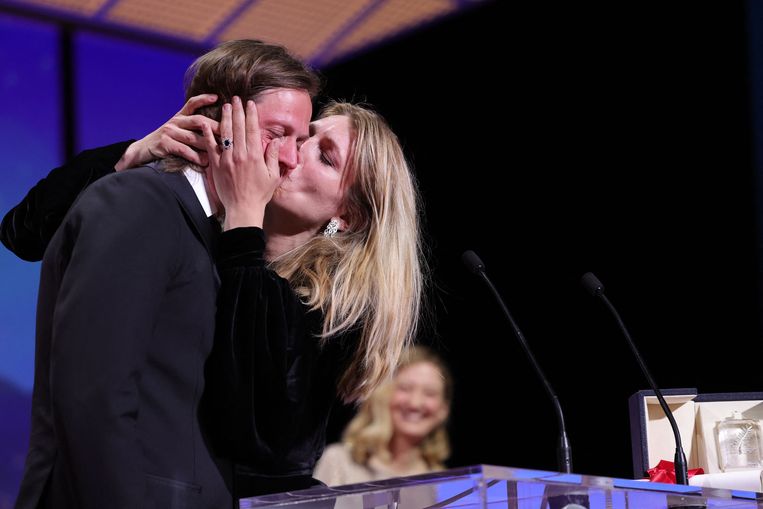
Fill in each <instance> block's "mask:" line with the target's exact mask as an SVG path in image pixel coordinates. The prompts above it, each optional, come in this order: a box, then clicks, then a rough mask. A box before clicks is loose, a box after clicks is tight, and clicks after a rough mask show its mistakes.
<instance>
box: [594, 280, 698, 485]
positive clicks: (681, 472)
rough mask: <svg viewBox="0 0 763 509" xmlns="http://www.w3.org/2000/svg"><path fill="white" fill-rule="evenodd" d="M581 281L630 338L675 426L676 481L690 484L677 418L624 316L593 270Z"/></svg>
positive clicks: (661, 403)
mask: <svg viewBox="0 0 763 509" xmlns="http://www.w3.org/2000/svg"><path fill="white" fill-rule="evenodd" d="M580 282H581V283H582V285H583V287H584V288H585V289H586V290H587V291H588V293H590V294H591V295H592V296H594V297H598V298H599V299H601V300H602V302H604V304H605V305H606V307H607V308H608V309H609V311H610V312H611V313H612V315H613V316H614V317H615V320H617V325H618V326H619V327H620V330H621V331H622V333H623V335H624V336H625V339H627V340H628V345H629V346H630V347H631V351H632V352H633V355H634V356H635V357H636V360H637V361H638V364H639V366H640V367H641V371H642V372H643V373H644V376H645V377H646V380H647V382H649V386H650V387H651V388H652V390H653V391H654V394H655V395H656V396H657V401H659V402H660V406H661V407H662V411H663V412H665V416H666V417H667V418H668V421H669V422H670V427H671V428H673V437H674V439H675V441H676V454H675V458H674V460H675V461H674V463H675V469H676V483H677V484H684V485H688V484H689V476H688V470H687V466H686V454H684V449H683V445H682V444H681V434H680V432H679V431H678V425H677V424H676V420H675V418H674V417H673V412H672V411H671V410H670V407H668V404H667V403H666V402H665V398H664V397H663V396H662V392H661V391H660V389H659V388H658V387H657V384H656V383H655V381H654V378H652V375H651V373H649V369H647V367H646V363H645V362H644V359H643V357H641V354H640V353H639V351H638V349H637V348H636V344H635V343H634V342H633V339H631V335H630V334H629V333H628V329H627V328H626V327H625V324H624V323H623V320H622V318H620V314H619V313H618V312H617V310H616V309H615V307H614V306H613V305H612V303H611V302H610V301H609V299H608V298H607V296H606V295H604V285H602V284H601V281H599V279H598V278H597V277H596V276H594V275H593V273H592V272H586V273H585V274H583V277H582V278H581V279H580Z"/></svg>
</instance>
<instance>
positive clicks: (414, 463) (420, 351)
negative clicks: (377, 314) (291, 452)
mask: <svg viewBox="0 0 763 509" xmlns="http://www.w3.org/2000/svg"><path fill="white" fill-rule="evenodd" d="M452 397H453V378H452V376H451V374H450V371H449V369H448V367H447V366H446V364H445V362H444V361H443V359H442V358H441V357H440V356H438V355H437V354H436V353H435V352H434V351H432V350H431V349H429V348H426V347H423V346H414V347H411V348H410V349H409V350H407V351H406V352H405V353H404V354H403V357H402V360H401V364H400V367H399V368H398V370H397V372H396V374H395V377H394V379H393V380H391V381H390V382H388V383H386V384H385V385H382V386H381V387H379V388H378V389H377V390H376V391H375V392H374V393H373V394H372V395H371V396H370V397H369V398H368V399H366V400H365V401H364V402H363V404H362V405H361V407H360V410H359V411H358V413H357V415H356V416H355V417H354V418H353V419H352V420H351V421H350V423H349V424H348V425H347V428H346V429H345V432H344V434H343V436H342V442H340V443H336V444H332V445H329V446H328V447H327V448H326V451H325V452H324V453H323V456H322V457H321V459H320V460H319V461H318V464H317V465H316V467H315V472H314V474H313V476H314V477H315V478H316V479H318V480H320V481H323V482H325V483H326V484H328V485H329V486H338V485H343V484H355V483H361V482H367V481H374V480H378V479H387V478H391V477H403V476H409V475H417V474H424V473H427V472H432V471H435V470H442V469H443V468H445V460H446V459H447V458H448V456H449V455H450V442H449V439H448V433H447V431H446V429H445V424H446V422H447V419H448V414H449V413H450V405H451V399H452Z"/></svg>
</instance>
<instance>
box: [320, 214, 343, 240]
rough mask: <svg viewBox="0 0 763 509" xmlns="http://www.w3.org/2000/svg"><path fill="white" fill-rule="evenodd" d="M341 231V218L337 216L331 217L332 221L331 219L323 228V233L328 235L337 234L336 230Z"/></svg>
mask: <svg viewBox="0 0 763 509" xmlns="http://www.w3.org/2000/svg"><path fill="white" fill-rule="evenodd" d="M338 231H339V220H338V219H335V218H333V217H332V218H331V221H329V224H327V225H326V229H325V230H323V235H324V236H326V237H333V236H334V235H336V232H338Z"/></svg>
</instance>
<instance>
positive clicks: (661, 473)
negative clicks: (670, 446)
mask: <svg viewBox="0 0 763 509" xmlns="http://www.w3.org/2000/svg"><path fill="white" fill-rule="evenodd" d="M646 473H647V474H649V480H650V481H651V482H664V483H668V484H675V483H676V469H675V466H674V465H673V462H672V461H665V460H660V462H659V463H657V466H656V467H653V468H650V469H649V470H647V471H646ZM704 473H705V471H704V470H702V469H701V468H692V469H691V470H689V472H688V474H689V479H691V478H692V477H693V476H695V475H697V474H704Z"/></svg>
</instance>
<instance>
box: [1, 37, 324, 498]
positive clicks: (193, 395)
mask: <svg viewBox="0 0 763 509" xmlns="http://www.w3.org/2000/svg"><path fill="white" fill-rule="evenodd" d="M247 66H248V68H246V67H247ZM241 67H245V69H241ZM192 69H193V72H194V73H195V76H196V78H194V80H193V81H192V82H191V83H190V85H189V87H188V89H187V90H186V95H187V98H189V97H191V96H196V95H198V94H199V93H202V92H209V93H216V94H218V95H220V100H219V101H218V102H216V103H215V104H214V105H211V106H207V107H206V109H202V110H203V111H202V113H204V114H205V115H207V116H210V117H213V118H214V117H217V118H219V109H220V107H221V105H222V103H223V102H230V101H231V99H232V96H233V95H236V96H240V97H243V98H254V99H255V102H256V103H257V107H258V111H259V113H260V125H261V128H262V133H263V139H262V141H263V145H267V144H268V143H269V141H270V140H271V139H275V138H280V139H281V142H280V147H281V148H280V152H279V162H280V164H281V166H282V168H283V169H287V168H289V167H293V166H295V165H296V164H297V155H296V154H297V152H296V150H297V144H298V143H299V142H301V140H303V139H304V138H306V137H307V135H308V122H309V120H310V115H311V111H312V109H311V96H312V95H313V94H315V93H316V92H317V84H318V82H317V79H316V78H315V76H314V75H313V74H312V72H310V71H309V70H308V69H307V68H305V67H304V66H303V64H301V63H300V62H299V61H297V60H296V59H294V58H293V57H291V56H290V55H288V53H286V52H285V51H284V50H283V49H282V48H280V47H277V46H272V45H267V44H263V43H260V42H257V41H230V42H228V43H223V44H222V45H220V46H218V47H217V48H215V49H214V50H212V51H211V52H209V53H207V54H205V55H203V56H202V57H200V58H199V59H198V60H197V61H196V62H195V63H194V64H193V66H192ZM210 87H211V89H210ZM150 136H151V135H150ZM148 139H149V137H147V138H145V139H144V140H141V141H140V142H137V143H136V144H135V145H133V146H132V147H133V148H134V147H138V146H141V145H140V144H141V143H143V148H146V147H145V144H146V143H147V142H146V140H148ZM152 139H153V140H154V141H155V139H156V138H155V137H154V138H152ZM149 141H150V140H149ZM124 146H125V145H117V146H112V147H111V148H109V149H108V150H111V151H112V153H115V152H117V153H118V151H119V150H120V149H122V148H123V147H124ZM149 148H150V147H149ZM129 151H130V150H129V149H128V152H129ZM144 152H146V153H152V155H153V153H155V152H152V151H151V150H147V151H144ZM95 160H99V161H100V164H101V165H103V164H104V161H108V160H109V157H108V156H103V151H101V153H100V155H99V158H94V157H88V156H87V155H85V156H82V157H80V158H78V159H75V161H74V162H73V163H70V165H69V167H65V168H66V169H65V170H62V171H63V173H66V179H67V181H69V182H71V181H72V180H75V181H76V180H77V179H76V178H74V179H72V178H71V175H72V174H75V173H77V172H79V173H80V174H81V175H84V177H83V178H81V179H80V182H82V183H83V187H84V186H88V185H89V184H90V179H92V178H93V175H95V176H98V175H102V174H107V175H106V176H104V177H103V178H100V179H99V180H97V181H96V182H94V183H92V185H89V187H87V189H86V190H85V191H84V192H83V193H82V194H81V196H80V197H79V199H78V200H77V202H76V203H75V205H74V206H73V207H72V208H71V210H70V211H69V213H68V214H67V215H66V216H65V218H64V219H63V223H62V224H61V225H60V227H58V228H57V230H56V229H55V228H53V229H52V231H55V234H53V236H52V239H51V240H50V244H49V245H48V246H47V249H46V250H45V256H44V259H43V264H42V271H41V278H40V292H39V302H38V309H37V331H36V352H35V383H34V394H33V410H32V414H33V415H32V436H31V441H30V448H29V452H28V456H27V462H26V466H25V473H24V479H23V481H22V485H21V489H20V492H19V496H18V499H17V503H16V507H17V508H18V509H35V508H57V509H58V508H62V509H66V508H99V509H100V508H105V507H109V508H124V509H153V508H162V509H166V508H178V509H180V508H194V509H195V508H205V509H206V508H209V509H212V508H215V509H217V508H221V507H229V506H230V505H231V503H232V500H231V495H230V486H228V485H227V484H228V483H229V478H230V472H229V468H228V467H226V461H225V459H223V458H215V457H214V451H212V450H211V449H210V447H209V445H208V440H207V439H208V437H206V436H205V434H204V429H203V427H202V426H201V424H200V419H199V415H198V413H199V403H200V399H201V396H202V393H203V391H204V377H203V374H204V363H205V360H206V359H207V356H208V354H209V352H210V350H211V348H212V343H213V335H214V320H215V299H216V295H217V290H218V286H219V279H218V277H217V273H216V270H215V266H214V256H213V255H214V252H215V245H216V236H217V235H218V229H219V224H218V223H217V221H216V219H215V212H216V210H215V208H216V207H217V206H218V204H217V199H216V194H215V192H214V183H213V181H212V179H211V178H210V176H209V175H206V176H205V175H204V174H203V173H200V172H198V171H195V170H194V168H192V167H191V166H190V165H186V164H180V165H178V164H177V162H178V161H177V159H176V160H174V161H173V160H166V159H165V160H164V161H163V162H162V163H161V164H154V165H151V166H147V167H142V168H138V169H133V170H129V171H125V172H119V173H113V166H111V167H108V168H107V169H106V170H103V167H102V166H101V167H100V168H97V167H93V166H91V165H93V162H94V161H95ZM114 160H115V158H114V157H113V156H112V158H111V161H112V162H111V163H110V164H111V165H113V164H114ZM94 166H98V165H94ZM171 168H174V169H175V170H177V171H169V169H171ZM197 170H198V168H197ZM55 173H56V172H54V173H52V174H51V176H49V177H48V181H47V182H46V181H45V180H43V181H41V182H40V183H39V184H38V185H37V186H36V188H35V189H33V190H32V191H31V192H30V194H29V195H28V196H27V198H25V202H31V201H33V200H34V199H35V196H36V194H35V193H38V194H43V193H50V192H55V187H54V183H55V182H56V174H55ZM109 173H111V174H109ZM50 179H52V180H50ZM58 181H59V182H60V180H58ZM65 201H66V200H63V202H65ZM22 205H23V203H22ZM22 205H20V206H19V207H17V209H19V210H15V211H12V213H11V214H9V216H8V217H6V219H5V221H9V222H10V223H9V224H11V225H18V226H19V227H21V225H23V224H24V221H23V220H22V216H23V207H22ZM15 213H18V214H19V217H18V218H15V217H14V214H15ZM16 219H18V221H16ZM5 226H7V225H4V227H5ZM4 240H5V238H4ZM45 243H46V241H43V245H44V244H45Z"/></svg>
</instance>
